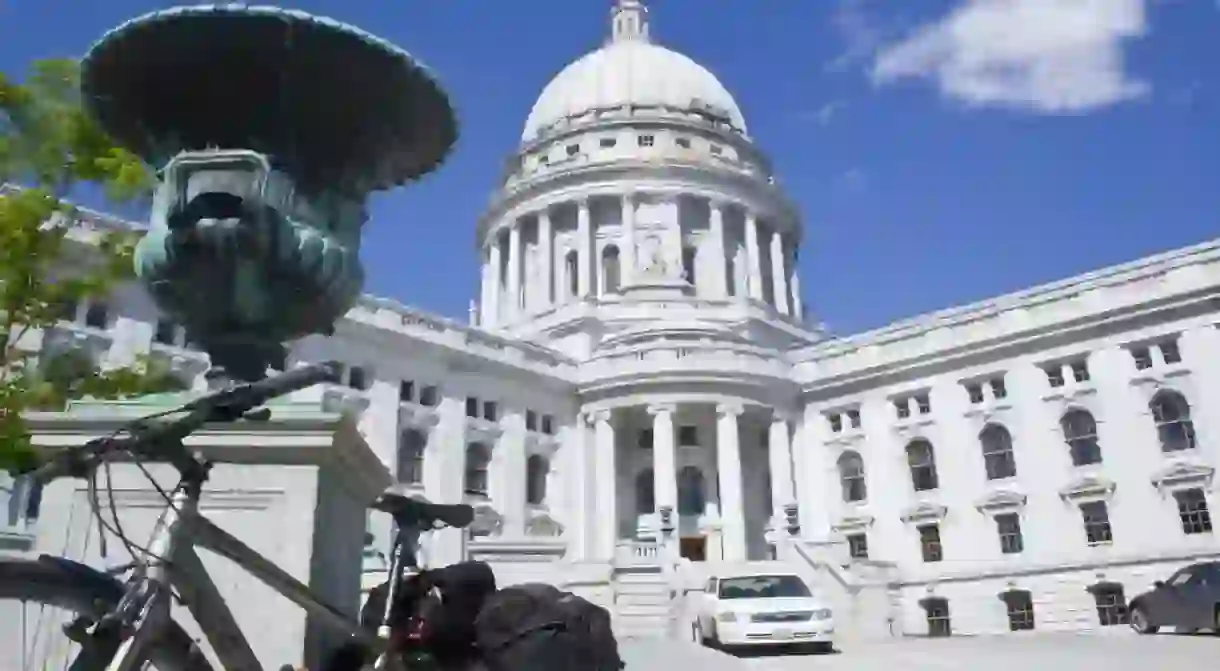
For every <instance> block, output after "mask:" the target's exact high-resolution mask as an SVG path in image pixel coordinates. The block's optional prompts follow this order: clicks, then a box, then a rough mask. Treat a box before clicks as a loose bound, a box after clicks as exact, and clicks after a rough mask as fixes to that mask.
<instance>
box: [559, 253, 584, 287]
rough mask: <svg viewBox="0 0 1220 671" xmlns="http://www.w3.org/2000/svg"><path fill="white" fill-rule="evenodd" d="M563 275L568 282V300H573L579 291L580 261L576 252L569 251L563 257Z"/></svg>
mask: <svg viewBox="0 0 1220 671" xmlns="http://www.w3.org/2000/svg"><path fill="white" fill-rule="evenodd" d="M563 267H564V274H565V275H567V280H568V298H575V297H576V294H577V292H579V291H580V259H579V257H577V255H576V250H575V249H572V250H569V251H568V253H567V254H565V255H564V257H563Z"/></svg>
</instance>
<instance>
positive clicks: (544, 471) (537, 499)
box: [525, 454, 551, 506]
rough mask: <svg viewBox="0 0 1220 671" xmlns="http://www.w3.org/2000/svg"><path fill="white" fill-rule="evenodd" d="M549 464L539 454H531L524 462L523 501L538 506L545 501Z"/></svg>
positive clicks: (549, 470)
mask: <svg viewBox="0 0 1220 671" xmlns="http://www.w3.org/2000/svg"><path fill="white" fill-rule="evenodd" d="M550 472H551V464H550V462H548V461H547V458H546V457H544V456H542V455H540V454H532V455H530V458H529V459H528V460H526V462H525V502H526V503H528V504H529V505H531V506H540V505H542V503H543V502H544V501H546V477H547V475H548V474H549V473H550Z"/></svg>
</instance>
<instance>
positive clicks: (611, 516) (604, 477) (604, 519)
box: [593, 410, 618, 559]
mask: <svg viewBox="0 0 1220 671" xmlns="http://www.w3.org/2000/svg"><path fill="white" fill-rule="evenodd" d="M611 415H612V413H611V411H610V410H598V411H597V412H595V413H594V414H593V433H594V438H593V443H594V445H593V450H594V456H593V460H594V466H595V472H596V473H597V520H596V521H595V524H596V525H597V530H596V533H597V536H598V543H597V558H598V559H612V558H613V557H614V548H615V546H616V545H618V464H617V461H618V459H617V455H616V454H615V445H614V425H613V424H612V423H611Z"/></svg>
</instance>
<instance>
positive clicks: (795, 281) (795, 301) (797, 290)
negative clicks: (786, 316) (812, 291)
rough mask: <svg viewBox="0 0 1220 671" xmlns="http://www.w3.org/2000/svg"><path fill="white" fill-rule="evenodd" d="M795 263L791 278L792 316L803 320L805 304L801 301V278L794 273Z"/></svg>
mask: <svg viewBox="0 0 1220 671" xmlns="http://www.w3.org/2000/svg"><path fill="white" fill-rule="evenodd" d="M795 265H796V264H793V266H794V267H793V268H792V279H791V280H790V282H791V285H792V316H793V317H795V318H796V319H801V320H803V319H804V318H805V305H804V303H803V302H802V301H801V278H800V276H799V275H797V274H796V268H795Z"/></svg>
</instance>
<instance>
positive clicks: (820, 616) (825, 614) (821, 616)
mask: <svg viewBox="0 0 1220 671" xmlns="http://www.w3.org/2000/svg"><path fill="white" fill-rule="evenodd" d="M830 615H831V613H830V609H829V608H820V609H818V610H815V611H813V617H812V618H811V619H814V620H829V619H830Z"/></svg>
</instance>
